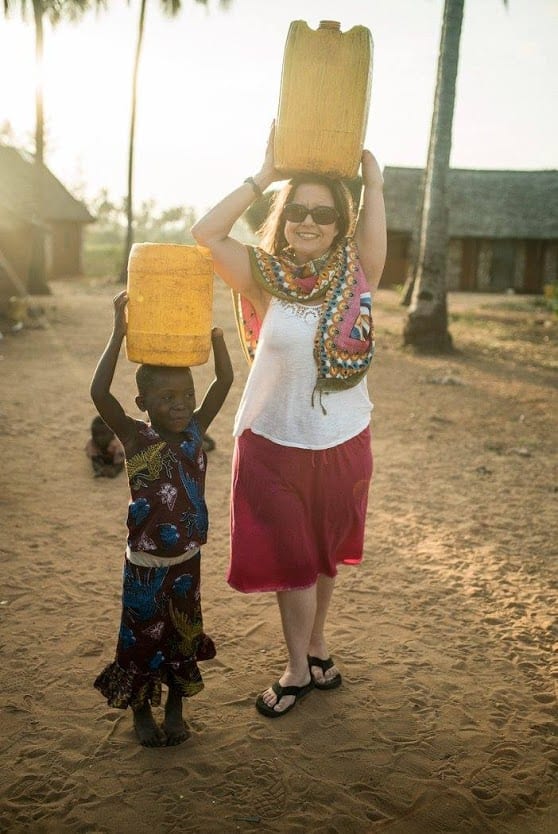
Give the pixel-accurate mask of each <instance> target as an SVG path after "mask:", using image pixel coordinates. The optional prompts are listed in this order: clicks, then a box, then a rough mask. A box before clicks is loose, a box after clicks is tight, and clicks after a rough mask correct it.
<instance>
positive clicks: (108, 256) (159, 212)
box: [83, 190, 196, 277]
mask: <svg viewBox="0 0 558 834" xmlns="http://www.w3.org/2000/svg"><path fill="white" fill-rule="evenodd" d="M89 210H90V211H91V213H92V215H93V216H94V217H95V219H96V222H95V223H92V224H91V225H89V226H88V227H87V228H86V230H85V233H84V238H83V270H84V273H85V275H87V276H90V277H96V276H106V275H114V276H115V277H116V276H118V275H119V274H120V271H121V266H122V253H123V249H124V239H125V234H126V204H125V202H124V201H123V202H122V203H121V204H116V203H113V202H112V201H111V200H110V199H109V197H108V194H107V192H106V190H105V191H101V193H100V194H99V195H98V197H97V198H96V199H95V200H93V201H92V203H91V204H90V205H89ZM195 221H196V216H195V212H194V210H193V209H192V208H191V207H189V206H175V207H173V208H170V209H158V208H157V207H156V204H155V201H154V200H148V201H146V202H144V203H142V204H141V205H140V206H139V207H138V208H137V210H136V212H135V219H134V239H135V240H136V241H138V242H143V241H150V242H151V243H193V242H194V240H193V238H192V235H191V232H190V229H191V228H192V226H193V224H194V223H195Z"/></svg>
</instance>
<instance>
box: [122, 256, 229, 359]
mask: <svg viewBox="0 0 558 834" xmlns="http://www.w3.org/2000/svg"><path fill="white" fill-rule="evenodd" d="M212 304H213V261H212V259H211V254H210V252H209V250H208V249H205V248H204V247H201V246H184V245H179V244H171V243H135V244H134V245H133V246H132V249H131V252H130V258H129V260H128V328H127V333H126V355H127V357H128V359H130V360H131V361H132V362H139V363H141V364H146V365H171V366H174V367H184V366H190V365H203V364H204V363H205V362H207V360H208V359H209V351H210V348H211V319H212Z"/></svg>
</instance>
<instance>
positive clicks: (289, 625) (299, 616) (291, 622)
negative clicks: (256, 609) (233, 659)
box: [262, 585, 317, 712]
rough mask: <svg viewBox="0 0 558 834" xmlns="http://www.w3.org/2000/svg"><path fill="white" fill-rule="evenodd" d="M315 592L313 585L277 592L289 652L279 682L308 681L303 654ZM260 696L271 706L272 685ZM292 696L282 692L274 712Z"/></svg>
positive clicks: (312, 617) (305, 653)
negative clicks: (282, 694)
mask: <svg viewBox="0 0 558 834" xmlns="http://www.w3.org/2000/svg"><path fill="white" fill-rule="evenodd" d="M316 596H317V595H316V585H313V586H312V587H311V588H303V589H302V590H297V591H278V593H277V601H278V603H279V611H280V613H281V623H282V625H283V635H284V637H285V643H286V645H287V651H288V654H289V659H288V662H287V668H286V669H285V671H284V672H283V674H282V675H281V677H280V678H279V683H280V684H281V686H305V685H306V684H307V683H309V682H310V673H309V670H308V657H307V656H308V646H309V644H310V635H311V634H312V626H313V624H314V620H315V618H316V608H317V600H316ZM262 697H263V700H264V702H265V703H266V704H267V706H268V707H274V706H275V704H276V702H277V695H276V694H275V692H274V691H273V689H266V691H265V692H264V693H263V694H262ZM294 700H295V699H294V696H293V695H284V696H283V697H282V698H281V700H280V702H279V704H278V706H277V712H282V711H283V710H284V709H286V708H287V707H289V706H291V704H292V703H293V701H294Z"/></svg>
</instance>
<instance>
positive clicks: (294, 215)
mask: <svg viewBox="0 0 558 834" xmlns="http://www.w3.org/2000/svg"><path fill="white" fill-rule="evenodd" d="M308 215H310V217H311V218H312V220H313V221H314V223H317V224H318V226H330V225H331V224H332V223H335V221H336V220H337V217H338V215H337V209H335V208H333V206H316V207H315V208H307V207H306V206H303V205H301V204H300V203H287V205H286V206H285V208H284V209H283V217H284V218H285V220H289V221H290V222H291V223H302V221H303V220H306V218H307V217H308Z"/></svg>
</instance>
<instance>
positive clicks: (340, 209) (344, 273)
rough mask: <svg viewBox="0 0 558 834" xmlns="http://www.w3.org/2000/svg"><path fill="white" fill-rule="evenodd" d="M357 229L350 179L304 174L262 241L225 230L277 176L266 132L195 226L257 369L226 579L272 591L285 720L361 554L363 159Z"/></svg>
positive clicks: (321, 662) (240, 417)
mask: <svg viewBox="0 0 558 834" xmlns="http://www.w3.org/2000/svg"><path fill="white" fill-rule="evenodd" d="M362 177H363V184H364V189H363V198H362V201H361V206H360V210H359V213H358V219H357V221H356V225H355V223H354V217H353V212H352V202H351V198H350V195H349V192H348V191H347V189H346V187H345V186H344V185H343V184H342V183H341V182H340V181H338V180H330V179H327V178H325V177H321V176H316V175H312V174H308V175H307V174H302V175H299V176H296V177H295V178H293V179H292V180H290V181H289V182H288V183H287V184H286V185H285V186H284V188H283V190H282V191H280V192H279V194H278V196H277V197H276V200H275V202H274V205H273V207H272V209H271V211H270V214H269V217H268V218H267V220H266V222H265V223H264V226H263V228H262V246H261V247H249V246H245V245H244V244H241V243H239V242H238V241H236V240H234V239H233V238H231V237H230V231H231V229H232V226H233V225H234V223H235V221H236V220H237V219H238V218H239V217H240V216H241V215H242V214H243V212H244V211H245V210H246V209H247V208H248V206H249V205H250V203H251V202H253V200H254V199H255V197H256V196H260V195H261V194H262V192H263V191H264V190H265V189H266V188H267V187H268V186H269V185H271V183H273V182H274V181H276V180H279V179H283V178H284V177H282V176H281V175H280V174H279V173H278V172H277V171H276V169H275V166H274V159H273V131H272V133H271V136H270V139H269V142H268V146H267V152H266V155H265V160H264V163H263V165H262V167H261V169H260V171H259V172H258V173H257V174H255V175H254V177H249V178H248V179H247V180H246V181H245V183H244V184H243V185H241V186H240V188H237V189H236V190H235V191H233V192H232V193H231V194H229V195H228V196H227V197H225V198H224V199H223V200H222V201H221V202H220V203H219V204H218V205H217V206H215V207H214V208H213V209H212V210H210V211H209V212H208V213H207V214H206V215H205V217H203V218H202V219H201V220H200V221H199V222H198V223H197V224H196V225H195V226H194V228H193V229H192V232H193V235H194V237H195V239H196V241H197V242H198V243H200V244H202V245H204V246H207V247H208V248H209V249H210V250H211V253H212V255H213V259H214V263H215V270H216V272H217V273H218V275H219V276H220V277H221V278H222V279H223V280H224V281H225V282H226V283H227V284H228V285H229V286H230V287H232V289H233V290H234V291H235V298H236V301H237V316H238V321H239V330H240V332H241V336H242V338H243V341H244V346H245V349H246V353H247V356H248V358H249V359H250V360H252V359H253V364H252V367H251V370H250V374H249V377H248V380H247V383H246V387H245V390H244V393H243V396H242V399H241V403H240V405H239V409H238V412H237V415H236V420H235V427H234V435H235V438H236V440H235V452H234V458H233V492H232V500H231V562H230V567H229V573H228V581H229V583H230V584H231V586H232V587H234V588H236V589H238V590H240V591H243V592H245V593H250V592H255V591H274V592H276V594H277V600H278V604H279V610H280V614H281V622H282V627H283V634H284V638H285V643H286V648H287V652H288V662H287V666H286V669H285V671H284V672H283V674H282V675H281V677H280V678H279V680H278V681H277V682H276V683H274V684H273V685H272V686H270V687H269V688H268V689H266V690H265V691H264V692H263V693H262V694H261V695H260V696H259V697H258V699H257V701H256V707H257V709H258V710H259V711H260V712H261V713H262V714H263V715H266V716H268V717H270V718H275V717H279V716H282V715H285V714H286V713H287V712H289V711H290V710H291V709H292V708H293V707H294V706H295V703H296V701H297V699H298V698H301V697H302V696H303V695H305V694H306V693H307V692H309V691H310V690H311V689H312V688H313V687H316V688H317V689H323V690H329V689H334V688H336V687H337V686H339V685H340V684H341V673H340V672H339V670H338V668H337V667H336V666H335V664H334V663H333V660H332V658H331V657H330V655H329V652H328V648H327V644H326V639H325V635H324V627H325V622H326V617H327V612H328V607H329V603H330V600H331V595H332V593H333V589H334V584H335V576H336V574H337V565H338V564H340V563H346V564H357V563H359V562H360V561H361V560H362V546H363V537H364V521H365V515H366V506H367V497H368V486H369V482H370V478H371V475H372V454H371V448H370V434H369V422H370V412H371V409H372V405H371V403H370V401H369V398H368V393H367V388H366V379H365V376H366V371H367V370H368V367H369V364H370V361H371V359H372V353H373V345H374V343H373V328H372V318H371V298H372V294H373V293H374V291H375V290H376V288H377V286H378V283H379V281H380V277H381V274H382V270H383V267H384V261H385V255H386V229H385V211H384V201H383V193H382V175H381V172H380V169H379V167H378V164H377V162H376V160H375V158H374V156H373V155H372V154H371V153H370V152H369V151H364V152H363V154H362Z"/></svg>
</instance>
